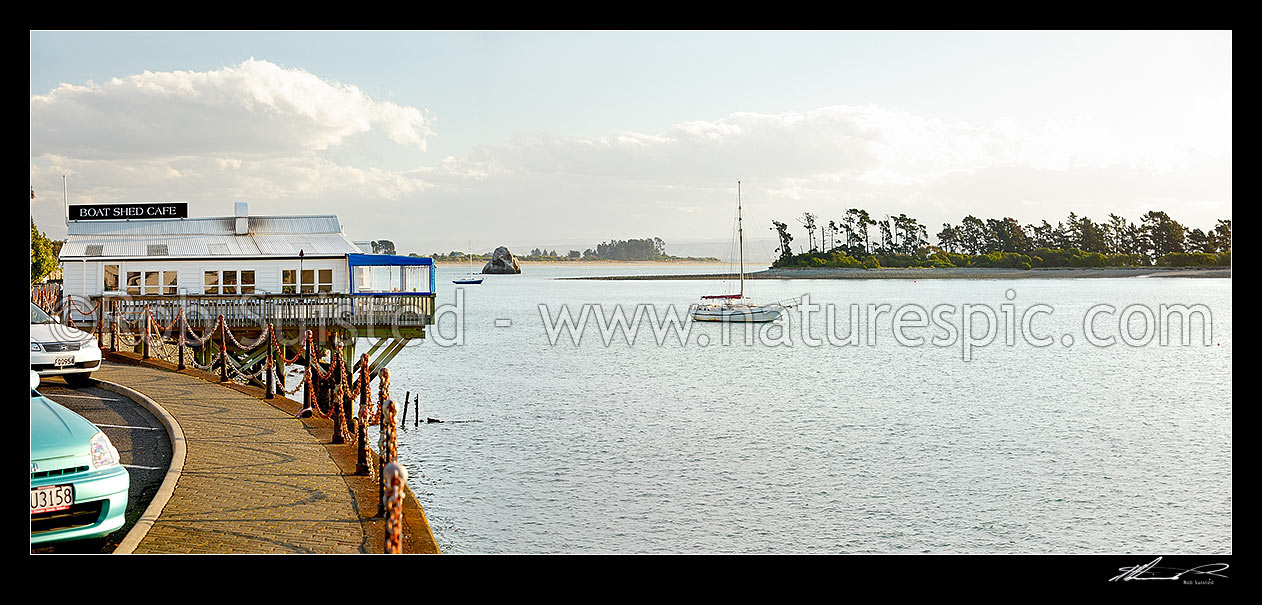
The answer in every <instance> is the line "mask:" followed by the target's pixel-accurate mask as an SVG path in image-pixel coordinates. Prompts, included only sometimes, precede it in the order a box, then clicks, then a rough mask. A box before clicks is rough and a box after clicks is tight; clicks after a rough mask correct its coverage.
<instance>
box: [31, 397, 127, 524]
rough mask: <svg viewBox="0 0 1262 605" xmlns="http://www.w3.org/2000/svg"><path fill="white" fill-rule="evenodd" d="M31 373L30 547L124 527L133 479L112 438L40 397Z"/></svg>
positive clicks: (52, 402) (81, 418)
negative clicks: (120, 462) (122, 462)
mask: <svg viewBox="0 0 1262 605" xmlns="http://www.w3.org/2000/svg"><path fill="white" fill-rule="evenodd" d="M38 386H39V375H38V374H36V373H35V372H31V544H38V543H42V542H57V541H63V540H80V539H85V538H97V537H100V536H104V535H106V534H109V533H111V532H113V531H115V530H117V529H118V528H120V527H122V526H123V518H124V516H125V513H126V512H127V490H128V488H129V487H130V485H131V477H130V476H129V475H128V474H127V469H125V468H123V467H122V466H121V465H120V464H119V459H118V450H117V449H116V448H115V447H114V444H112V443H110V440H109V437H106V436H105V433H103V432H101V429H99V428H97V427H96V426H95V425H93V424H92V423H91V422H88V421H87V420H86V419H84V418H83V417H82V416H80V415H78V414H76V413H74V412H72V411H70V410H68V409H66V408H65V407H62V406H61V405H60V404H58V403H57V402H55V401H52V400H50V399H48V398H47V397H44V396H43V395H40V394H39V392H38V391H36V390H35V389H36V387H38Z"/></svg>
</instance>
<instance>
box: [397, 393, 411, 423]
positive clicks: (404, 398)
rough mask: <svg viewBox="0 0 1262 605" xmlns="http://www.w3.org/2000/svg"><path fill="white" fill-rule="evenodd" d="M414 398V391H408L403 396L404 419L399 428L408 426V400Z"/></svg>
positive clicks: (400, 420)
mask: <svg viewBox="0 0 1262 605" xmlns="http://www.w3.org/2000/svg"><path fill="white" fill-rule="evenodd" d="M411 398H412V391H406V392H404V394H403V417H402V418H400V419H399V426H407V423H408V400H409V399H411Z"/></svg>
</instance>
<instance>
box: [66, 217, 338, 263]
mask: <svg viewBox="0 0 1262 605" xmlns="http://www.w3.org/2000/svg"><path fill="white" fill-rule="evenodd" d="M249 218H250V224H249V233H248V234H246V235H236V233H235V220H236V219H235V217H215V218H190V219H142V220H134V221H74V222H71V223H70V226H69V233H68V234H67V236H66V243H65V244H64V245H63V246H62V249H61V258H63V259H66V258H81V257H86V256H88V247H89V246H101V247H102V248H101V252H100V254H99V256H98V255H92V258H119V257H151V256H150V255H149V252H150V250H151V248H150V247H151V246H156V245H165V246H166V248H167V253H166V254H165V255H163V256H164V257H168V258H169V257H200V256H279V257H291V256H297V255H298V251H299V250H301V251H303V253H304V254H305V255H308V256H313V255H328V254H335V255H341V254H355V253H358V252H359V251H360V250H359V247H357V246H356V245H355V244H353V243H351V241H350V240H349V239H347V238H346V236H344V235H342V226H341V223H339V222H338V220H337V217H336V216H333V215H318V216H251V217H249Z"/></svg>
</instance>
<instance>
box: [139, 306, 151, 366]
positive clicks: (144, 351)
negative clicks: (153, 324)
mask: <svg viewBox="0 0 1262 605" xmlns="http://www.w3.org/2000/svg"><path fill="white" fill-rule="evenodd" d="M144 316H145V318H144V319H143V320H141V321H143V322H144V324H145V329H144V333H143V334H142V335H141V341H140V358H141V359H149V319H150V318H149V305H145V312H144Z"/></svg>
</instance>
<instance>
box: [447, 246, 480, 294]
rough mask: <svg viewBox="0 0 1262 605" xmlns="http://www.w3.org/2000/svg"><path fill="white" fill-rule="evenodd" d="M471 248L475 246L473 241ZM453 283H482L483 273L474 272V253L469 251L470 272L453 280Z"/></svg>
mask: <svg viewBox="0 0 1262 605" xmlns="http://www.w3.org/2000/svg"><path fill="white" fill-rule="evenodd" d="M469 248H473V243H472V242H470V243H469ZM451 283H453V284H471V285H472V284H480V283H482V275H480V274H478V273H474V272H473V253H472V252H470V253H469V273H468V275H462V276H460V277H458V278H456V279H453V280H451Z"/></svg>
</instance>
